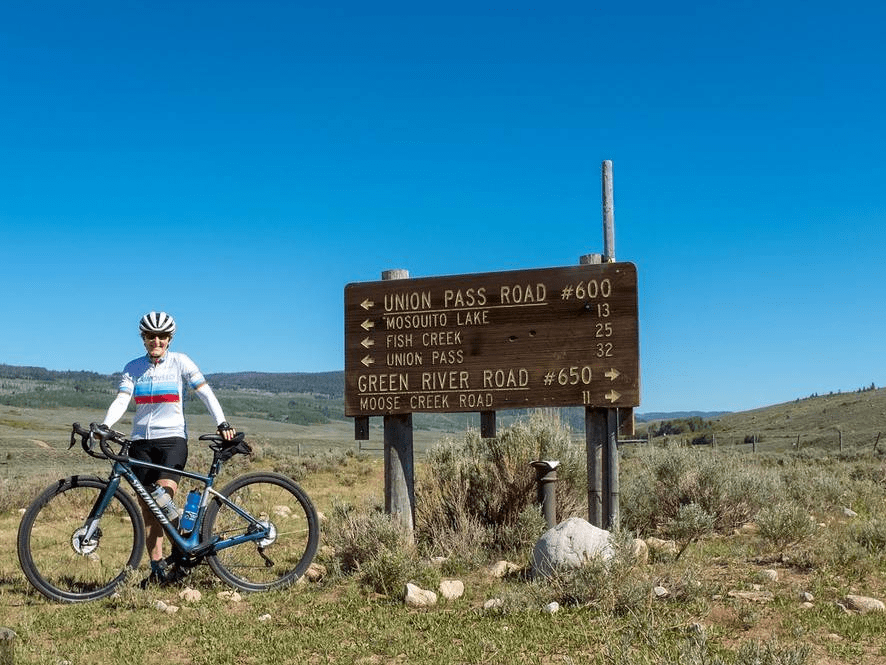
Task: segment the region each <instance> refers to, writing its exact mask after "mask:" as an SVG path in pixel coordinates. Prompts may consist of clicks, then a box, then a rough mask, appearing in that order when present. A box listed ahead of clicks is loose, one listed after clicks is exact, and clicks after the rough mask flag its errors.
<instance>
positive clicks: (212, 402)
mask: <svg viewBox="0 0 886 665" xmlns="http://www.w3.org/2000/svg"><path fill="white" fill-rule="evenodd" d="M195 392H196V393H197V396H198V397H199V398H200V400H201V401H202V402H203V404H205V405H206V410H207V411H209V413H210V414H212V417H213V418H215V423H216V425H218V433H219V434H221V435H222V436H223V437H225V439H227V440H228V441H230V440H231V439H232V438H234V434H236V431H235V430H234V428H233V427H231V426H230V425H228V423H227V421H226V420H225V413H224V411H222V408H221V404H219V403H218V399H217V398H216V396H215V393H214V392H212V388H210V387H209V384H208V383H204V384H202V385H201V386H200V387H199V388H197V389H196V390H195Z"/></svg>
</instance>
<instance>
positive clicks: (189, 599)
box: [178, 587, 203, 603]
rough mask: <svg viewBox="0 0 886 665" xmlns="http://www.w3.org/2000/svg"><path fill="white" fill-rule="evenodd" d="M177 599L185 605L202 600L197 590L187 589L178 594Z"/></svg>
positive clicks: (201, 595)
mask: <svg viewBox="0 0 886 665" xmlns="http://www.w3.org/2000/svg"><path fill="white" fill-rule="evenodd" d="M178 597H179V598H181V599H182V600H183V601H185V602H186V603H197V602H199V601H200V600H201V599H202V598H203V594H202V593H200V592H199V591H197V589H192V588H191V587H187V588H185V589H182V590H181V591H180V592H179V594H178Z"/></svg>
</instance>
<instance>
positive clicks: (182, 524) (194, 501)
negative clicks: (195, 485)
mask: <svg viewBox="0 0 886 665" xmlns="http://www.w3.org/2000/svg"><path fill="white" fill-rule="evenodd" d="M199 508H200V492H198V491H197V490H191V491H190V492H188V498H187V500H186V501H185V508H184V510H183V511H182V517H181V520H179V523H178V528H179V530H180V531H181V532H182V533H190V532H191V531H193V530H194V524H196V523H197V511H198V510H199Z"/></svg>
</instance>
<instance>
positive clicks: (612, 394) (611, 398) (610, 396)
mask: <svg viewBox="0 0 886 665" xmlns="http://www.w3.org/2000/svg"><path fill="white" fill-rule="evenodd" d="M605 397H606V399H608V400H609V401H610V402H617V401H618V398H619V397H621V393H618V392H616V391H614V390H610V391H609V392H608V393H606V395H605Z"/></svg>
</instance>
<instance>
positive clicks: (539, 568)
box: [532, 517, 615, 577]
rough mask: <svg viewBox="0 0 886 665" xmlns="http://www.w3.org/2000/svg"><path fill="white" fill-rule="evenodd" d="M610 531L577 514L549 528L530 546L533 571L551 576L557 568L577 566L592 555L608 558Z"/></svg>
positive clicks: (610, 552) (538, 574)
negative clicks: (532, 546)
mask: <svg viewBox="0 0 886 665" xmlns="http://www.w3.org/2000/svg"><path fill="white" fill-rule="evenodd" d="M609 539H610V534H609V532H608V531H606V530H604V529H599V528H597V527H595V526H594V525H593V524H591V523H590V522H588V521H586V520H583V519H581V518H580V517H571V518H569V519H568V520H566V521H565V522H561V523H560V524H558V525H557V526H555V527H554V528H553V529H548V530H547V531H546V532H545V534H544V535H543V536H542V537H541V538H540V539H539V540H538V542H537V543H536V544H535V547H534V548H533V550H532V573H533V575H535V576H541V577H550V576H551V575H552V574H553V573H554V572H555V571H556V570H557V569H562V568H566V569H569V568H580V567H581V566H583V565H585V564H586V563H587V562H588V561H590V560H591V559H594V558H598V557H599V558H602V559H603V560H604V561H608V560H609V559H611V558H612V557H613V556H614V554H615V552H614V550H613V548H612V545H611V543H610V541H609Z"/></svg>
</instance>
